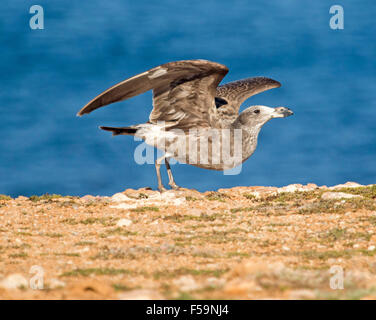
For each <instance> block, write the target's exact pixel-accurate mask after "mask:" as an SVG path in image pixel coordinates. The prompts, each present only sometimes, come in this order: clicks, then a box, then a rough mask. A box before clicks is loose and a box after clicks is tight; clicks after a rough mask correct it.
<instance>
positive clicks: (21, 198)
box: [16, 196, 29, 201]
mask: <svg viewBox="0 0 376 320" xmlns="http://www.w3.org/2000/svg"><path fill="white" fill-rule="evenodd" d="M16 200H18V201H25V200H29V198H27V197H24V196H19V197H17V198H16Z"/></svg>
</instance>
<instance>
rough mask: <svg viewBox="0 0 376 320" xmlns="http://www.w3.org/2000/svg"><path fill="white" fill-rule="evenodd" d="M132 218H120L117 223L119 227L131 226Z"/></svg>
mask: <svg viewBox="0 0 376 320" xmlns="http://www.w3.org/2000/svg"><path fill="white" fill-rule="evenodd" d="M132 223H133V222H132V220H129V219H120V220H119V221H118V222H117V223H116V225H117V226H118V227H129V226H130V225H131V224H132Z"/></svg>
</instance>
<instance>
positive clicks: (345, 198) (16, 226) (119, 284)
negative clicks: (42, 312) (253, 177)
mask: <svg viewBox="0 0 376 320" xmlns="http://www.w3.org/2000/svg"><path fill="white" fill-rule="evenodd" d="M0 216H1V219H0V298H1V299H265V298H266V299H269V298H273V299H274V298H277V299H279V298H282V299H372V298H375V297H376V260H375V256H374V255H375V253H376V250H375V246H376V186H359V185H358V184H356V183H346V184H345V185H340V186H336V187H332V188H327V187H317V186H316V185H314V184H309V185H307V186H301V185H290V186H287V187H284V188H279V189H278V188H273V187H238V188H232V189H220V190H218V191H216V192H206V193H199V192H197V191H192V190H185V189H183V190H181V191H167V192H165V193H163V194H160V193H159V192H157V191H151V190H147V189H141V190H130V189H128V190H125V191H124V192H122V193H118V194H116V195H114V196H112V197H93V196H85V197H82V198H78V197H62V196H57V195H44V196H40V197H36V196H34V197H30V198H26V197H19V198H17V199H11V198H9V197H6V196H0ZM38 286H39V288H38ZM342 286H343V289H341V288H342ZM42 287H43V289H42Z"/></svg>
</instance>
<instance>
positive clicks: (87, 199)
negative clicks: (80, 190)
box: [81, 194, 96, 203]
mask: <svg viewBox="0 0 376 320" xmlns="http://www.w3.org/2000/svg"><path fill="white" fill-rule="evenodd" d="M95 200H96V198H95V197H93V196H91V195H89V194H88V195H86V196H83V197H82V198H81V201H82V202H84V203H90V202H94V201H95Z"/></svg>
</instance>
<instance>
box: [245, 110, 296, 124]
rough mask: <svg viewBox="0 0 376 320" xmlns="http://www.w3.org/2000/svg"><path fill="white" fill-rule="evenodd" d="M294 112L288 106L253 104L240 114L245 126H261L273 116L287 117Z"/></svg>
mask: <svg viewBox="0 0 376 320" xmlns="http://www.w3.org/2000/svg"><path fill="white" fill-rule="evenodd" d="M293 114H294V113H293V112H292V111H291V110H290V109H289V108H286V107H277V108H270V107H266V106H252V107H249V108H247V109H245V110H244V111H243V112H242V113H241V114H240V115H239V118H238V119H239V121H240V122H241V124H242V125H245V126H251V127H253V126H259V125H263V124H265V123H266V122H268V121H269V120H270V119H273V118H286V117H288V116H291V115H293Z"/></svg>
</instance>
